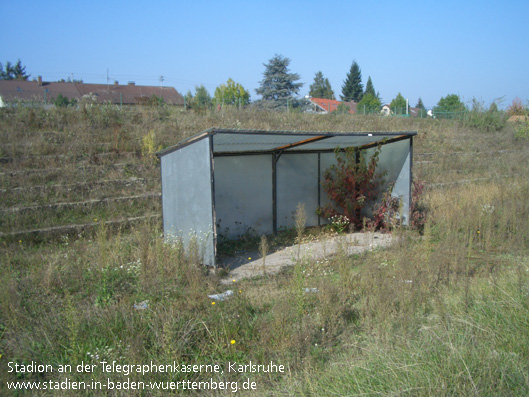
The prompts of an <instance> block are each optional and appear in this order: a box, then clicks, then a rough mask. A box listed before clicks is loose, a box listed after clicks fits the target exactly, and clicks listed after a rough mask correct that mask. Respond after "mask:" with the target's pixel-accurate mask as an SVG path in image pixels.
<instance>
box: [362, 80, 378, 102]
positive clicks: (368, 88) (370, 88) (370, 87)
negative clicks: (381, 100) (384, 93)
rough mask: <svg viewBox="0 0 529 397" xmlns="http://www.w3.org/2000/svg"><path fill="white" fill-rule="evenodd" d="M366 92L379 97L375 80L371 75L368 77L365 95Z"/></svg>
mask: <svg viewBox="0 0 529 397" xmlns="http://www.w3.org/2000/svg"><path fill="white" fill-rule="evenodd" d="M366 94H371V95H373V96H374V97H378V94H377V93H376V92H375V86H374V85H373V81H371V76H369V77H368V78H367V83H366V90H365V91H364V95H366Z"/></svg>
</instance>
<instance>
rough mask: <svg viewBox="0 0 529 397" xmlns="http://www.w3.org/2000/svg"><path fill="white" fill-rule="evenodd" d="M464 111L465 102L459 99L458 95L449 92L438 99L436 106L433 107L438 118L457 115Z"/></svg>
mask: <svg viewBox="0 0 529 397" xmlns="http://www.w3.org/2000/svg"><path fill="white" fill-rule="evenodd" d="M464 111H466V107H465V104H464V103H463V102H461V100H460V99H459V95H456V94H451V95H447V96H445V97H444V98H441V99H439V102H438V103H437V106H435V107H434V108H433V112H434V115H435V116H436V117H440V118H454V117H455V116H457V117H459V114H460V113H462V112H464Z"/></svg>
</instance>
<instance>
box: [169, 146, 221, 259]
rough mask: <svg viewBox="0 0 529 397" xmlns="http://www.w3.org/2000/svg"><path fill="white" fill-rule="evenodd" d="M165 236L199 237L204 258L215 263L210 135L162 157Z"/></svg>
mask: <svg viewBox="0 0 529 397" xmlns="http://www.w3.org/2000/svg"><path fill="white" fill-rule="evenodd" d="M161 174H162V189H163V194H162V204H163V227H164V233H165V239H166V240H171V239H174V238H182V239H183V242H184V244H185V245H186V246H187V245H188V243H189V241H190V240H191V239H192V238H197V239H198V241H199V247H200V248H201V250H202V252H203V261H204V263H205V264H208V265H212V266H214V265H215V243H214V236H213V231H214V229H213V213H212V211H213V203H212V192H211V187H212V186H211V161H210V149H209V139H202V140H200V141H198V142H195V143H193V144H192V145H189V146H184V147H182V148H180V149H178V150H176V151H174V152H172V153H169V154H167V155H165V156H162V157H161Z"/></svg>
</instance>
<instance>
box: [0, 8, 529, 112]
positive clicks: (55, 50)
mask: <svg viewBox="0 0 529 397" xmlns="http://www.w3.org/2000/svg"><path fill="white" fill-rule="evenodd" d="M0 3H1V8H0V9H1V13H0V26H2V36H3V38H2V40H1V43H0V62H2V63H3V64H4V65H5V63H6V61H10V62H16V60H17V59H19V58H20V59H21V60H22V63H23V64H24V65H25V66H26V71H27V72H28V73H30V74H31V78H33V77H36V76H37V75H42V77H43V79H44V80H46V81H56V80H59V79H61V78H65V79H66V78H68V77H71V76H72V75H73V77H74V78H75V79H83V81H84V82H86V83H106V82H107V70H108V75H109V78H110V81H111V82H113V81H114V80H118V81H119V82H120V83H122V84H125V83H126V82H128V81H135V82H136V84H141V85H159V84H160V76H163V77H164V81H163V84H164V85H168V86H174V87H175V88H176V89H177V90H178V91H179V92H181V93H183V94H185V93H186V92H187V91H188V90H191V91H193V92H194V89H195V86H197V85H200V84H204V85H205V87H206V88H207V89H208V91H209V92H210V94H213V92H214V90H215V87H217V86H218V85H220V84H222V83H225V82H226V81H227V80H228V78H232V79H233V80H235V81H236V82H238V83H240V84H242V85H243V86H244V87H245V88H246V89H247V90H249V91H250V94H251V99H253V100H256V99H259V96H257V95H256V94H255V89H256V88H257V87H258V86H259V82H260V80H261V79H262V74H263V71H264V65H263V64H265V63H267V62H268V60H269V59H270V58H272V57H273V56H274V55H275V54H281V55H283V56H285V57H288V58H290V60H291V64H290V69H291V71H292V72H295V73H298V74H299V75H300V76H301V81H302V82H304V83H305V84H304V86H303V88H302V89H301V91H300V96H301V95H305V94H307V93H308V91H309V86H310V84H311V83H312V81H313V79H314V75H315V73H316V72H317V71H322V72H323V75H324V76H325V77H327V78H328V79H329V81H330V82H331V85H332V88H333V90H334V92H335V94H336V96H337V97H338V96H339V95H340V93H341V88H342V84H343V81H344V79H345V77H346V74H347V73H348V71H349V69H350V67H351V64H352V62H353V60H356V62H357V63H358V65H359V66H360V69H361V71H362V77H363V83H364V85H365V83H366V82H367V78H368V76H371V78H372V81H373V84H374V86H375V89H376V90H377V91H379V92H380V95H381V97H382V99H383V101H384V102H388V103H389V102H390V101H391V100H392V99H393V98H394V97H395V96H396V95H397V93H398V92H401V93H402V95H403V96H404V97H405V98H408V99H409V100H410V104H411V105H415V104H416V102H417V99H418V98H419V97H421V98H422V100H423V102H424V103H425V105H426V106H427V107H432V106H435V105H436V104H437V102H438V101H439V99H440V98H441V97H444V96H446V95H448V94H458V95H459V96H460V97H461V99H462V100H463V101H464V102H467V103H469V102H470V101H471V100H472V98H476V99H478V100H479V101H482V102H483V103H484V104H485V105H486V106H488V105H489V104H490V103H491V102H492V101H493V100H495V99H496V98H503V104H502V107H506V106H508V105H509V104H510V103H511V102H512V100H513V99H514V98H516V97H519V98H521V99H522V101H523V103H526V101H527V100H529V73H528V67H529V51H528V50H527V49H528V48H529V34H528V32H527V21H528V19H527V18H528V15H529V1H527V0H520V1H514V0H505V1H501V2H500V1H486V0H485V1H428V0H423V1H396V0H393V1H384V0H381V1H362V2H359V1H340V0H337V1H333V2H323V1H319V2H317V1H310V0H307V1H295V0H292V1H289V0H281V1H276V0H266V1H250V0H245V1H230V0H225V1H218V0H217V1H203V0H194V1H189V0H187V1H158V0H151V1H135V0H127V1H114V0H107V1H99V0H92V1H72V0H68V1H54V0H47V1H35V0H34V1H24V0H16V1H15V0H10V1H7V0H0Z"/></svg>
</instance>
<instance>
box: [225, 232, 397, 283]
mask: <svg viewBox="0 0 529 397" xmlns="http://www.w3.org/2000/svg"><path fill="white" fill-rule="evenodd" d="M391 241H392V236H391V234H382V233H352V234H346V235H343V236H337V237H333V238H330V239H325V240H321V241H314V242H310V243H306V244H302V245H301V247H298V246H297V245H295V246H292V247H287V248H285V249H283V250H280V251H277V252H274V253H270V254H268V255H267V256H266V260H265V264H264V269H263V260H262V258H261V257H260V255H259V253H257V252H244V253H241V254H240V255H239V256H237V257H235V258H224V259H221V260H220V261H219V262H220V263H219V264H220V265H221V266H222V267H225V268H229V269H231V270H230V272H229V273H228V275H227V276H226V278H224V279H223V280H222V281H221V283H222V284H233V283H234V282H237V281H239V280H242V279H246V278H252V277H256V276H261V275H263V270H264V272H265V273H267V274H274V273H278V272H279V271H280V270H281V269H282V268H283V267H285V266H292V265H293V264H294V263H295V258H297V257H298V249H299V255H300V257H306V256H309V257H311V258H313V259H314V260H322V259H328V258H330V257H332V256H334V255H336V253H337V252H338V251H339V250H340V247H343V249H344V251H345V252H346V254H347V255H353V254H359V253H361V252H364V251H368V250H372V249H374V248H377V247H388V246H389V245H390V244H391Z"/></svg>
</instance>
